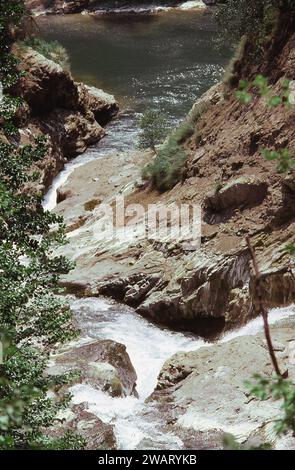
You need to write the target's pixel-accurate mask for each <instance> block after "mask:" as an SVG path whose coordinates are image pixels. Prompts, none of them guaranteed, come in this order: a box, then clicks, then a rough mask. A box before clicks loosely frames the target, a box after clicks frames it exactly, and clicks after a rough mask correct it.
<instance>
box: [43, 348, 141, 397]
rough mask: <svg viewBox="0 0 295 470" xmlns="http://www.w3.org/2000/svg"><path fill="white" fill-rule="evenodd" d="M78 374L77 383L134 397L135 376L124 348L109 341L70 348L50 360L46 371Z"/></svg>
mask: <svg viewBox="0 0 295 470" xmlns="http://www.w3.org/2000/svg"><path fill="white" fill-rule="evenodd" d="M69 370H77V371H80V374H81V375H80V378H79V379H78V380H79V381H82V382H84V383H88V384H90V385H92V386H93V387H95V388H97V389H99V390H103V391H105V392H108V393H109V394H110V395H111V396H127V395H135V396H136V395H137V392H136V380H137V375H136V372H135V370H134V367H133V366H132V364H131V361H130V358H129V355H128V353H127V352H126V347H125V346H124V345H123V344H121V343H116V342H115V341H111V340H97V341H93V342H91V343H87V344H84V345H82V346H77V347H75V346H74V347H71V348H70V349H69V350H66V351H65V352H61V353H59V354H57V355H55V356H53V357H52V363H51V365H50V367H49V368H48V370H47V372H48V374H51V375H58V374H61V373H65V372H66V371H69Z"/></svg>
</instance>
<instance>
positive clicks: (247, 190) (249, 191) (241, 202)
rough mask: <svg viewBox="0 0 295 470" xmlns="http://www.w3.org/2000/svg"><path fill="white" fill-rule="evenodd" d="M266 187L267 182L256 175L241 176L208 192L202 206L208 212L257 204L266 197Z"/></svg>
mask: <svg viewBox="0 0 295 470" xmlns="http://www.w3.org/2000/svg"><path fill="white" fill-rule="evenodd" d="M267 189H268V185H267V183H266V182H265V181H261V180H260V179H259V178H257V177H256V176H252V175H251V176H241V177H239V178H236V179H233V180H231V181H229V183H227V184H225V185H224V186H221V187H220V188H217V189H216V190H215V191H213V192H211V193H209V194H208V195H207V196H206V198H205V200H204V206H205V209H206V210H208V211H210V212H223V211H226V210H228V209H237V208H239V207H248V206H251V205H253V204H255V205H258V204H260V203H261V202H262V201H263V199H264V198H265V197H266V195H267Z"/></svg>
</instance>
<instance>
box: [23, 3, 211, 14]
mask: <svg viewBox="0 0 295 470" xmlns="http://www.w3.org/2000/svg"><path fill="white" fill-rule="evenodd" d="M26 3H27V6H28V8H29V9H30V10H31V11H32V12H33V13H34V14H36V15H40V14H41V15H42V14H43V15H44V14H47V15H48V14H73V13H82V12H83V13H84V14H86V13H88V14H89V13H90V14H95V15H102V14H112V15H114V14H120V15H121V14H137V15H138V14H149V13H157V12H162V11H167V10H169V9H171V8H180V9H183V10H189V9H194V8H205V7H206V6H207V5H213V4H215V1H214V0H205V1H202V0H197V1H187V2H185V1H183V0H182V1H181V0H178V1H177V0H156V1H148V0H147V1H143V2H142V1H138V0H127V1H125V0H78V1H72V0H66V1H64V0H49V1H48V0H46V1H45V0H27V1H26Z"/></svg>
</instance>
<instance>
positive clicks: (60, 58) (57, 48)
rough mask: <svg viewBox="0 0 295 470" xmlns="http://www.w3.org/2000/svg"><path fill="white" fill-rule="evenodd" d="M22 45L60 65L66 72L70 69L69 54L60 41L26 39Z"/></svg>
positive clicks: (35, 38)
mask: <svg viewBox="0 0 295 470" xmlns="http://www.w3.org/2000/svg"><path fill="white" fill-rule="evenodd" d="M22 44H23V45H24V46H27V47H31V48H32V49H34V50H35V51H37V52H39V54H42V55H44V57H46V58H47V59H49V60H52V61H53V62H55V63H57V64H59V65H60V66H61V67H62V68H63V69H64V70H69V69H70V60H69V56H68V53H67V51H66V49H65V48H64V47H63V46H62V45H61V44H60V43H59V42H58V41H45V40H44V39H42V38H37V37H31V38H27V39H25V40H24V41H23V43H22Z"/></svg>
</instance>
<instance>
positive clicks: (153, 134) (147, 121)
mask: <svg viewBox="0 0 295 470" xmlns="http://www.w3.org/2000/svg"><path fill="white" fill-rule="evenodd" d="M140 128H141V130H142V132H141V134H140V135H139V147H140V148H151V149H152V150H154V151H155V149H156V145H157V144H159V143H160V142H162V141H163V139H164V137H165V135H166V132H167V124H166V118H165V115H164V114H163V113H161V112H160V111H156V110H152V109H150V110H148V111H146V112H145V113H144V115H143V116H142V118H141V120H140Z"/></svg>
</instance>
